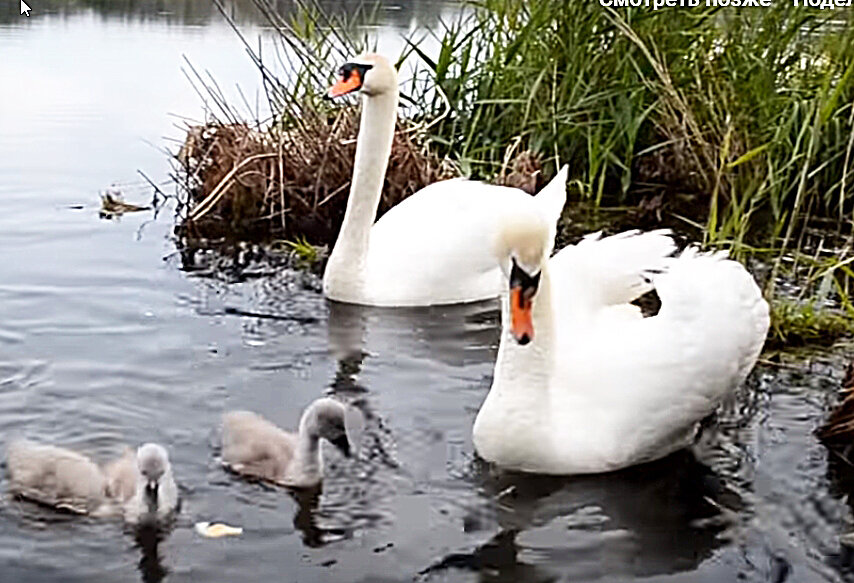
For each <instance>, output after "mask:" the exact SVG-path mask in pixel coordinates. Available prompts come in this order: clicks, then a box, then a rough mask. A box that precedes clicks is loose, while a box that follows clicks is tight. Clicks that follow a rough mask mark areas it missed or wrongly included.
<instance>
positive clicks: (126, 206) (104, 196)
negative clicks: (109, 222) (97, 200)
mask: <svg viewBox="0 0 854 583" xmlns="http://www.w3.org/2000/svg"><path fill="white" fill-rule="evenodd" d="M149 209H151V207H150V206H140V205H136V204H131V203H129V202H125V199H124V196H123V195H122V193H121V191H120V190H118V189H114V188H111V189H108V190H105V191H104V192H103V193H101V211H100V212H99V213H98V214H99V215H100V217H101V218H102V219H111V218H113V217H118V216H121V215H123V214H125V213H136V212H139V211H147V210H149Z"/></svg>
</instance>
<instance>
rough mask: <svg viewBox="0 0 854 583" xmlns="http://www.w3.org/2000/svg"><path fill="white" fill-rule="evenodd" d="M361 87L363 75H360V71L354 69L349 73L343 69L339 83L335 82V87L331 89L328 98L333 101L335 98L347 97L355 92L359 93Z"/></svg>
mask: <svg viewBox="0 0 854 583" xmlns="http://www.w3.org/2000/svg"><path fill="white" fill-rule="evenodd" d="M361 86H362V75H361V73H359V70H358V69H356V68H353V69H350V70H349V71H346V70H345V69H342V70H341V77H340V78H339V79H338V81H336V82H335V85H333V86H332V87H330V88H329V91H328V92H327V94H326V98H327V99H333V98H335V97H341V96H342V95H347V94H348V93H352V92H353V91H358V90H359V88H360V87H361Z"/></svg>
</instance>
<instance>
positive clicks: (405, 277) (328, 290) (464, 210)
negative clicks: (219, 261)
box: [323, 55, 567, 306]
mask: <svg viewBox="0 0 854 583" xmlns="http://www.w3.org/2000/svg"><path fill="white" fill-rule="evenodd" d="M340 75H341V78H340V80H339V81H338V82H337V83H336V84H335V85H334V86H333V87H332V88H331V89H330V90H329V94H328V97H330V98H332V97H337V96H340V95H345V94H347V93H351V92H353V91H357V90H360V91H361V93H362V119H361V124H360V128H359V137H358V141H357V145H356V161H355V166H354V170H353V180H352V183H351V186H350V196H349V199H348V200H347V210H346V213H345V215H344V222H343V224H342V225H341V232H340V233H339V235H338V240H337V241H336V242H335V247H334V248H333V249H332V253H331V255H330V257H329V262H328V263H327V265H326V271H325V273H324V274H323V292H324V294H325V295H326V297H328V298H330V299H333V300H337V301H341V302H346V303H353V304H365V305H376V306H418V305H432V304H453V303H462V302H471V301H476V300H484V299H488V298H493V297H497V296H498V294H499V293H500V291H501V287H502V286H501V272H500V270H499V269H498V267H497V266H496V264H495V259H494V255H493V251H492V250H493V247H494V244H495V239H496V237H497V234H498V226H499V225H500V224H501V222H502V221H503V220H504V217H507V216H512V215H513V214H516V213H517V212H519V211H520V209H526V208H529V207H536V208H538V209H540V211H541V212H542V213H543V214H544V216H546V217H547V218H548V221H549V223H550V224H551V225H552V230H554V229H555V228H556V227H555V225H556V223H557V220H558V218H559V216H560V213H561V210H562V209H563V205H564V202H565V201H566V177H567V169H566V167H564V168H563V169H561V171H560V172H558V174H557V176H556V177H555V178H554V179H553V180H552V181H551V182H550V183H549V184H548V185H547V186H546V187H545V188H544V189H543V190H542V192H540V193H539V194H538V195H537V196H536V197H531V196H529V195H528V194H526V193H525V192H523V191H521V190H519V189H516V188H508V187H503V186H491V185H487V184H483V183H480V182H474V181H470V180H464V179H455V180H445V181H442V182H437V183H435V184H431V185H429V186H427V187H425V188H423V189H421V190H419V191H418V192H416V193H415V194H413V195H412V196H410V197H408V198H407V199H405V200H403V201H402V202H401V203H400V204H398V205H396V206H395V207H394V208H392V209H391V210H389V211H388V212H387V213H386V214H385V215H383V217H382V218H381V219H380V220H379V221H377V222H376V224H374V219H375V218H376V214H377V206H378V205H379V201H380V195H381V192H382V186H383V181H384V179H385V173H386V167H387V166H388V160H389V155H390V154H391V145H392V138H393V136H394V127H395V122H396V120H397V101H398V86H397V72H396V71H395V70H394V68H393V67H392V66H391V65H390V64H389V62H388V61H387V60H386V59H385V58H383V57H381V56H379V55H364V56H362V57H359V58H357V59H355V60H354V61H353V62H351V63H347V64H345V65H344V66H343V67H341V69H340ZM553 235H554V233H552V236H553Z"/></svg>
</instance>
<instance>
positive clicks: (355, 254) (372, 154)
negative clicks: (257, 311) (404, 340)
mask: <svg viewBox="0 0 854 583" xmlns="http://www.w3.org/2000/svg"><path fill="white" fill-rule="evenodd" d="M397 100H398V92H397V91H396V90H395V91H391V92H389V93H380V94H377V95H371V96H369V95H363V96H362V119H361V122H360V127H359V137H358V139H357V142H356V161H355V165H354V167H353V180H352V182H351V183H350V197H349V198H348V199H347V210H346V212H345V213H344V222H343V223H342V225H341V232H340V233H339V234H338V240H337V241H336V242H335V247H334V248H333V249H332V254H331V255H330V256H329V262H328V263H327V265H326V271H325V273H324V275H323V287H324V292H325V293H326V295H327V296H328V297H331V298H333V299H343V300H346V299H348V297H349V296H351V295H353V293H354V292H356V293H358V292H357V290H358V288H360V287H361V283H362V282H361V277H362V275H363V274H364V270H363V266H364V261H365V255H366V253H367V251H368V242H369V237H370V232H371V226H373V224H374V219H375V218H376V216H377V207H378V206H379V203H380V195H381V194H382V187H383V182H384V180H385V172H386V168H387V167H388V159H389V156H390V155H391V145H392V139H393V138H394V126H395V122H396V121H397ZM354 288H355V289H354Z"/></svg>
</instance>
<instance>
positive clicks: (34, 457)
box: [6, 439, 178, 524]
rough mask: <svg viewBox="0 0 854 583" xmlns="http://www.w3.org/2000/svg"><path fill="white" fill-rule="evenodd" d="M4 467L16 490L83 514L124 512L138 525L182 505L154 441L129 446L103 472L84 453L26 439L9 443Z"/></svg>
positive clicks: (161, 451) (163, 453)
mask: <svg viewBox="0 0 854 583" xmlns="http://www.w3.org/2000/svg"><path fill="white" fill-rule="evenodd" d="M6 465H7V468H8V471H9V484H10V491H11V492H12V493H13V494H16V495H19V496H22V497H24V498H29V499H31V500H34V501H36V502H40V503H42V504H46V505H48V506H53V507H55V508H60V509H63V510H69V511H72V512H76V513H79V514H89V515H93V516H112V515H116V514H122V515H123V516H124V518H125V520H126V521H128V522H129V523H132V524H136V523H138V522H141V521H147V520H162V519H164V518H166V517H167V516H169V515H170V514H171V513H172V512H173V511H174V510H176V509H177V507H178V488H177V486H176V485H175V481H174V479H173V478H172V468H171V466H170V464H169V456H168V454H167V453H166V450H165V449H164V448H163V447H162V446H160V445H157V444H154V443H146V444H145V445H143V446H142V447H140V448H139V449H138V450H136V452H134V451H133V450H132V449H130V448H128V449H127V451H126V452H125V454H124V455H123V456H122V457H120V458H119V459H117V460H114V461H112V462H110V463H109V464H107V466H106V467H105V468H104V469H103V470H102V469H101V468H100V467H99V466H98V465H97V464H96V463H95V462H93V461H92V460H91V459H89V458H88V457H86V456H84V455H82V454H80V453H77V452H74V451H71V450H68V449H64V448H61V447H56V446H54V445H44V444H39V443H35V442H32V441H29V440H26V439H22V440H17V441H14V442H12V444H11V445H10V446H9V448H8V450H7V457H6Z"/></svg>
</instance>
